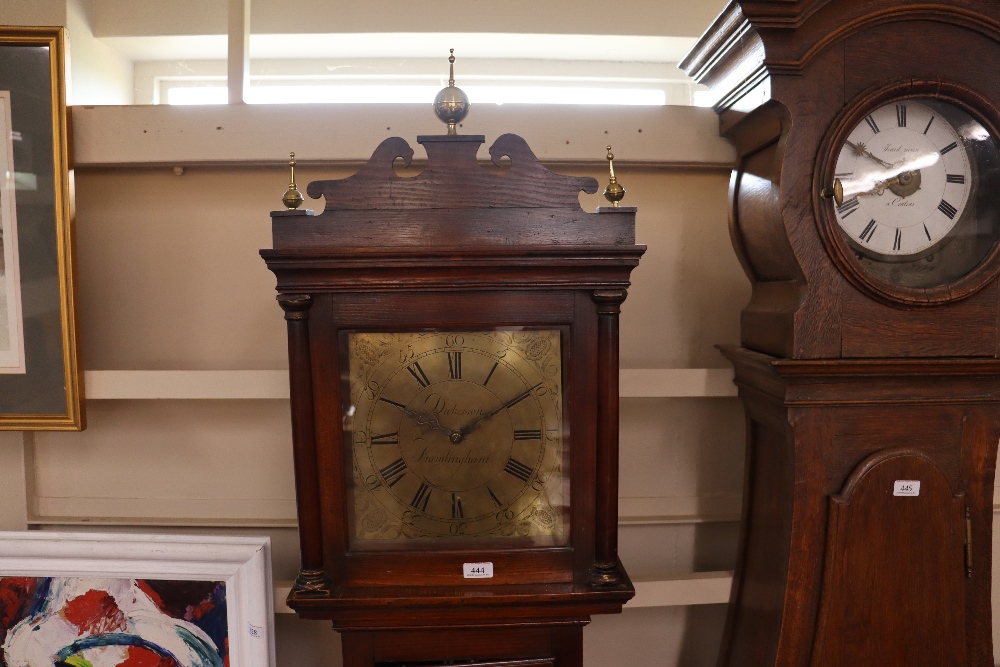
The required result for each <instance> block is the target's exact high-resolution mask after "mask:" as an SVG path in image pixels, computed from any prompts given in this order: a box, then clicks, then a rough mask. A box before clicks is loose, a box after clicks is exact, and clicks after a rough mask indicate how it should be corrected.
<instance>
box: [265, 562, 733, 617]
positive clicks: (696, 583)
mask: <svg viewBox="0 0 1000 667" xmlns="http://www.w3.org/2000/svg"><path fill="white" fill-rule="evenodd" d="M632 583H633V584H634V585H635V597H634V598H632V600H631V601H630V602H629V603H628V604H627V605H626V606H625V611H628V610H629V609H640V608H644V607H681V606H688V605H696V604H726V603H728V602H729V590H730V588H732V585H733V573H732V572H731V571H723V572H692V573H689V574H681V575H677V576H674V577H669V578H665V579H657V580H652V581H633V582H632ZM291 590H292V582H290V581H277V582H275V584H274V612H275V613H276V614H293V613H295V612H294V611H292V609H290V608H289V607H288V605H286V604H285V599H286V598H287V597H288V593H289V591H291Z"/></svg>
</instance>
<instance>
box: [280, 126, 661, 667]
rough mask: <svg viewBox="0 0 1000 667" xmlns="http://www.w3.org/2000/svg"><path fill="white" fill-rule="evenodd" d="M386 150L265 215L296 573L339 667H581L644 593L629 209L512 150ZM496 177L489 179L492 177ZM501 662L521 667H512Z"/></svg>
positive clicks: (299, 595) (514, 144)
mask: <svg viewBox="0 0 1000 667" xmlns="http://www.w3.org/2000/svg"><path fill="white" fill-rule="evenodd" d="M417 140H418V142H419V143H420V144H422V145H423V146H424V148H425V149H426V151H427V155H428V162H427V165H426V167H425V168H424V169H423V170H422V171H421V173H420V174H419V175H418V176H415V177H412V178H404V177H400V176H398V175H397V174H396V173H395V172H394V171H393V163H394V161H396V160H398V159H400V158H401V159H402V161H403V162H404V163H406V164H409V162H410V159H411V157H412V155H413V151H412V149H411V148H410V147H409V146H408V145H407V143H406V142H405V141H404V140H402V139H400V138H391V139H387V140H385V141H384V142H383V143H382V144H381V145H380V146H379V147H378V149H377V150H376V151H375V153H374V155H373V156H372V158H371V160H370V161H369V162H368V164H366V165H365V166H364V167H363V168H362V169H361V170H360V171H359V172H358V173H357V174H355V175H354V176H352V177H350V178H347V179H344V180H338V181H318V182H314V183H311V184H310V185H309V188H308V193H309V194H310V195H311V196H313V197H320V196H322V197H324V199H325V203H326V207H325V210H324V211H323V213H322V214H321V215H315V216H314V215H311V214H310V213H309V212H300V211H280V212H276V213H274V214H273V217H272V223H273V243H274V248H273V249H270V250H262V251H261V254H262V256H263V257H264V259H265V260H266V262H267V265H268V268H270V269H271V270H272V271H273V272H274V274H275V275H276V277H277V289H278V292H279V295H278V301H279V303H280V304H281V306H282V308H283V309H284V310H285V317H286V319H287V320H288V345H289V362H290V378H291V388H292V422H293V437H294V454H295V474H296V492H297V502H298V516H299V532H300V538H301V554H302V569H301V572H300V574H299V577H298V579H297V580H296V582H295V586H294V588H293V590H292V592H291V594H290V596H289V599H288V604H289V605H290V606H291V607H292V608H294V609H295V610H296V612H297V613H298V614H299V615H300V616H301V617H304V618H311V619H327V620H330V621H332V622H333V626H334V628H335V629H337V630H338V631H340V632H341V633H343V647H344V649H343V650H344V664H345V665H347V666H348V667H361V666H366V667H367V666H372V665H395V664H402V663H408V661H411V662H412V661H416V662H419V663H420V664H428V665H430V664H444V663H445V662H448V661H470V660H476V661H482V662H483V663H484V664H495V665H498V666H499V665H508V664H518V665H525V666H527V667H536V666H537V667H543V666H545V665H549V666H551V667H578V666H579V665H581V664H582V663H581V661H582V629H583V626H584V625H585V624H586V623H587V622H588V621H589V619H590V616H591V615H592V614H596V613H615V612H619V611H621V607H622V605H623V604H624V603H625V602H626V601H627V600H628V599H629V598H630V597H631V596H632V595H633V593H634V591H633V588H632V585H631V583H630V582H629V579H628V576H627V575H626V573H625V570H624V568H623V567H622V566H621V563H620V562H619V561H618V557H617V512H618V510H617V483H618V482H617V477H618V463H617V461H618V380H617V378H618V313H619V308H620V305H621V303H622V301H623V300H624V299H625V297H626V288H627V287H628V285H629V274H630V272H631V270H632V269H633V268H634V267H635V266H636V265H637V263H638V261H639V257H640V256H641V255H642V253H643V251H644V249H645V248H644V246H641V245H636V244H635V231H634V230H635V227H634V225H635V209H629V208H611V207H608V208H603V209H600V210H599V212H598V213H585V212H584V211H582V210H581V208H580V204H579V193H580V191H581V190H584V191H587V192H595V191H596V189H597V183H596V181H595V180H594V179H591V178H574V177H567V176H560V175H557V174H554V173H552V172H550V171H548V170H547V169H545V168H544V167H542V166H541V165H540V164H539V163H538V162H537V160H536V158H535V156H534V155H533V154H532V153H531V151H530V149H529V148H528V146H527V144H526V143H525V142H524V141H523V140H522V139H521V138H519V137H517V136H515V135H510V134H508V135H504V136H502V137H500V138H499V139H497V140H496V142H495V143H494V144H493V146H492V147H491V148H490V156H491V157H492V159H493V162H494V163H495V165H497V166H495V167H493V166H491V168H490V169H487V168H484V167H481V166H480V165H479V163H478V162H477V159H476V152H477V150H478V149H479V147H480V145H481V144H482V143H483V141H484V138H483V137H482V136H461V135H447V136H423V137H418V139H417ZM505 156H506V157H508V158H509V159H510V165H509V167H507V168H504V169H501V168H500V167H499V165H500V164H501V158H503V157H505ZM511 661H513V662H511Z"/></svg>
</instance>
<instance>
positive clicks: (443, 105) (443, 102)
mask: <svg viewBox="0 0 1000 667" xmlns="http://www.w3.org/2000/svg"><path fill="white" fill-rule="evenodd" d="M450 52H451V55H450V56H448V87H447V88H442V89H441V91H440V92H439V93H438V94H437V97H435V98H434V113H435V114H437V117H438V118H440V119H441V122H442V123H447V124H448V134H458V132H457V131H456V130H455V125H456V124H458V123H460V122H462V119H463V118H465V116H466V115H467V114H468V113H469V97H468V95H466V94H465V93H464V92H462V89H461V88H458V87H457V86H455V49H450Z"/></svg>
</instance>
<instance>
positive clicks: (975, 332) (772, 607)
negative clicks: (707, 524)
mask: <svg viewBox="0 0 1000 667" xmlns="http://www.w3.org/2000/svg"><path fill="white" fill-rule="evenodd" d="M682 66H683V67H684V68H685V69H686V71H688V72H689V73H690V74H692V75H693V76H694V77H695V78H696V79H698V80H699V81H700V82H702V83H704V84H706V85H708V86H709V89H710V91H711V92H710V95H711V96H712V98H713V100H714V106H715V110H716V111H717V112H718V114H719V116H720V125H721V130H722V133H723V134H724V135H725V136H727V137H729V138H730V139H732V141H733V142H734V144H735V145H736V149H737V156H738V157H737V163H736V166H735V168H734V170H733V172H732V178H731V181H730V185H731V187H730V204H731V209H730V230H731V236H732V240H733V245H734V248H735V250H736V254H737V256H738V257H739V259H740V261H741V263H742V265H743V268H744V271H745V272H746V274H747V276H748V277H749V279H750V282H751V283H752V296H751V299H750V302H749V303H748V304H747V306H746V307H745V308H744V309H743V312H742V313H741V341H740V343H741V345H740V346H739V347H724V348H723V350H722V351H723V354H724V355H725V356H726V357H727V358H728V359H729V360H730V361H731V362H732V363H733V365H734V366H735V368H736V383H737V385H738V386H739V390H740V397H741V399H742V401H743V404H744V407H745V411H746V417H747V458H746V485H745V491H744V505H743V521H742V532H741V538H740V553H739V557H738V560H737V566H736V575H735V578H734V583H733V589H732V598H731V604H730V610H729V616H728V618H727V624H726V630H725V633H724V639H723V646H722V651H721V653H720V657H719V665H720V666H726V667H730V666H735V665H787V666H788V667H792V666H795V667H799V666H801V665H811V666H813V667H820V666H823V667H825V666H840V665H911V664H912V665H935V666H944V665H949V666H951V665H981V666H985V665H992V664H994V663H993V651H992V632H991V609H990V589H991V562H990V558H991V542H992V524H993V483H994V470H995V467H996V456H997V442H998V440H1000V360H998V354H1000V281H998V273H1000V188H998V185H1000V144H998V139H1000V77H998V76H997V72H998V71H1000V5H998V4H997V3H996V2H992V1H987V0H947V1H946V0H939V1H931V2H901V1H899V0H787V1H785V0H738V1H735V2H731V3H730V4H729V6H728V7H727V9H726V10H725V11H724V12H723V14H722V15H721V16H720V17H719V18H718V20H717V21H716V22H715V24H714V25H713V26H712V27H711V28H710V30H709V31H708V33H706V35H705V36H704V37H703V38H702V39H701V41H700V42H699V43H698V45H697V46H696V47H695V49H694V50H693V51H692V52H691V54H689V55H688V57H687V59H686V60H685V62H684V63H682Z"/></svg>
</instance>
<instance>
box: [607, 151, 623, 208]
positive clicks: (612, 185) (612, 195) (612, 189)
mask: <svg viewBox="0 0 1000 667" xmlns="http://www.w3.org/2000/svg"><path fill="white" fill-rule="evenodd" d="M614 160H615V154H614V153H612V152H611V146H608V169H609V170H610V171H611V181H610V182H609V183H608V187H606V188H604V198H605V199H607V200H608V201H609V202H611V205H612V206H614V207H615V208H618V202H620V201H621V200H622V197H624V196H625V188H623V187H622V186H621V184H620V183H619V182H618V181H617V180H616V179H615V162H614Z"/></svg>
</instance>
